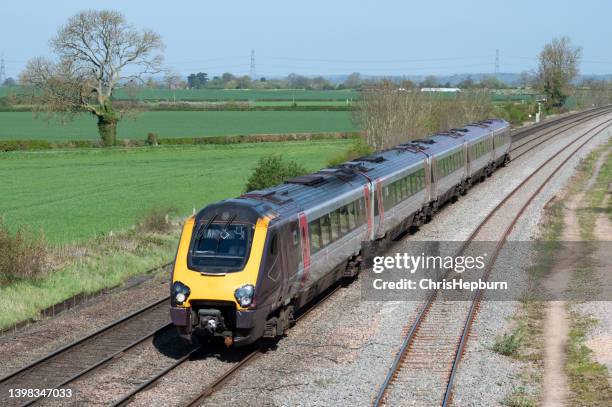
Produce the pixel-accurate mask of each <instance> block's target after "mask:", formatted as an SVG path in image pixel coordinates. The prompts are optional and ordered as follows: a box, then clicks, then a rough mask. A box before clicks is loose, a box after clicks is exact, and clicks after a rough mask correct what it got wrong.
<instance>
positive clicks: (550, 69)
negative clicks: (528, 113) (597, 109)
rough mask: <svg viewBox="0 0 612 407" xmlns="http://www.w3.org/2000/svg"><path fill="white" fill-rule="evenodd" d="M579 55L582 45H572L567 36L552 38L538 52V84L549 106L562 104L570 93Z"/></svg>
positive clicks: (577, 69) (580, 54) (576, 71)
mask: <svg viewBox="0 0 612 407" xmlns="http://www.w3.org/2000/svg"><path fill="white" fill-rule="evenodd" d="M581 57H582V47H579V46H573V45H572V43H571V40H570V39H569V38H568V37H561V38H554V39H553V40H552V41H551V42H549V43H548V44H546V45H545V46H544V49H542V52H540V55H539V58H538V59H539V67H538V85H539V87H540V89H541V90H542V92H544V94H545V95H546V98H547V104H548V105H549V106H553V107H559V106H562V105H563V104H564V103H565V100H566V99H567V97H568V96H569V95H570V94H571V88H572V85H571V84H572V80H574V79H575V78H576V76H577V75H578V72H579V68H578V66H579V64H580V59H581Z"/></svg>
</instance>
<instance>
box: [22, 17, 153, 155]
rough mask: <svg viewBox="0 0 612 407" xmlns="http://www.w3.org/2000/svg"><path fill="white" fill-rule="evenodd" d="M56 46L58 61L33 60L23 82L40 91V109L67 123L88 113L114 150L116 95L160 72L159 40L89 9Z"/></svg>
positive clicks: (37, 99) (64, 29)
mask: <svg viewBox="0 0 612 407" xmlns="http://www.w3.org/2000/svg"><path fill="white" fill-rule="evenodd" d="M51 46H52V49H53V51H54V53H55V54H56V56H57V57H58V59H57V61H52V60H49V59H46V58H34V59H32V60H30V61H29V62H28V63H27V66H26V68H25V70H24V71H23V72H22V74H21V82H22V83H23V84H25V85H28V86H31V87H32V88H34V90H35V93H34V96H35V99H34V100H35V102H36V103H37V105H38V109H39V110H41V111H45V112H47V113H49V114H53V115H54V114H57V113H59V114H62V117H63V118H65V119H71V118H73V117H74V115H76V114H79V113H81V112H83V111H86V112H89V113H91V114H92V115H93V116H94V117H96V119H97V121H98V132H99V134H100V137H101V139H102V142H103V144H104V145H107V146H110V145H114V144H115V143H116V141H117V123H118V121H119V119H120V117H121V114H122V113H123V112H118V111H116V110H115V108H114V107H113V103H112V95H113V91H114V90H115V89H116V87H117V86H119V84H121V83H122V82H130V81H139V80H142V78H143V75H146V74H156V73H159V72H160V71H161V63H162V55H161V53H160V52H161V50H163V44H162V41H161V38H160V36H159V35H158V34H157V33H155V32H153V31H150V30H142V31H139V30H137V29H135V28H134V27H133V26H132V25H130V24H129V23H128V22H127V21H126V19H125V17H124V16H123V15H122V14H121V13H119V12H117V11H111V10H101V11H95V10H89V11H82V12H79V13H77V14H76V15H74V16H73V17H71V18H70V19H69V20H68V22H67V24H66V25H65V26H63V27H61V28H60V29H59V31H58V33H57V35H56V36H55V37H54V38H53V39H52V40H51ZM126 106H130V105H129V104H127V105H126ZM126 108H127V107H126Z"/></svg>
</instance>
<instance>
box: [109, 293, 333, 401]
mask: <svg viewBox="0 0 612 407" xmlns="http://www.w3.org/2000/svg"><path fill="white" fill-rule="evenodd" d="M339 288H340V285H336V286H335V287H334V288H333V289H331V290H330V291H329V292H328V293H326V294H325V295H323V296H322V297H321V298H320V299H318V300H315V302H314V303H313V304H312V305H310V306H309V307H308V308H307V309H306V310H305V311H304V312H303V313H301V314H299V315H298V316H297V317H296V319H295V323H298V322H299V321H301V320H303V319H304V318H305V317H306V316H307V315H308V314H309V313H310V312H311V311H313V310H314V309H316V308H317V307H318V306H320V305H322V304H323V303H325V301H327V300H328V299H329V298H330V297H331V296H332V295H333V294H334V293H335V292H336V291H337V290H338V289H339ZM200 351H201V349H200V348H198V349H195V350H193V351H192V352H190V353H189V354H188V355H185V356H184V357H183V358H181V359H178V360H176V362H175V363H173V364H172V365H170V366H168V367H167V368H166V369H164V370H163V371H161V372H159V373H158V374H156V375H154V376H152V377H151V378H150V379H149V380H148V381H146V382H145V383H142V384H141V385H140V386H138V387H137V388H135V389H134V390H132V391H131V392H130V393H128V394H126V395H125V396H123V397H122V398H120V399H119V400H117V401H115V402H114V403H113V407H118V406H124V405H127V404H129V402H130V401H131V400H132V399H133V398H134V397H136V396H137V395H138V394H139V393H142V392H143V391H145V390H147V389H148V388H150V387H151V386H153V385H154V384H155V383H157V382H158V381H159V380H160V379H162V378H163V377H164V376H166V375H167V374H168V373H170V372H171V371H173V370H174V369H176V368H178V367H180V366H181V365H183V364H184V363H186V362H188V361H189V359H190V358H191V357H192V356H194V355H196V354H197V353H198V352H200ZM259 356H261V350H260V349H259V348H253V349H252V350H250V351H247V352H246V353H245V354H244V355H243V356H242V357H241V358H240V360H239V361H238V362H236V363H235V364H233V365H232V366H231V367H230V368H228V369H227V370H225V371H224V372H223V373H222V374H221V375H219V376H218V377H217V378H215V379H214V380H213V381H212V382H211V383H210V384H208V385H207V386H206V387H205V388H204V389H203V390H202V391H201V392H200V393H199V394H198V395H197V396H196V397H194V398H193V399H192V400H190V401H189V402H188V403H187V404H186V406H189V407H192V406H199V405H200V403H202V402H203V401H204V400H205V399H206V398H207V397H209V396H210V395H211V394H213V393H214V392H215V391H217V390H218V389H219V388H221V387H222V386H223V384H224V383H226V382H227V381H228V380H229V379H230V378H231V377H233V376H234V375H235V374H236V373H238V372H239V371H240V370H242V369H243V368H244V367H245V366H247V365H249V364H250V363H252V362H253V361H254V360H256V359H257V358H258V357H259Z"/></svg>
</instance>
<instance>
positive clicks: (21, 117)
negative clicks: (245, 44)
mask: <svg viewBox="0 0 612 407" xmlns="http://www.w3.org/2000/svg"><path fill="white" fill-rule="evenodd" d="M354 130H355V126H354V124H353V123H352V121H351V112H349V111H339V112H327V111H312V112H310V111H295V112H294V111H200V112H181V111H177V112H163V111H160V112H157V111H155V112H142V113H140V114H138V116H136V118H134V119H132V118H125V119H123V120H122V121H121V122H119V138H131V139H145V138H146V136H147V133H149V132H154V133H155V134H157V136H158V137H162V138H174V137H203V136H225V135H241V134H263V133H274V134H280V133H309V132H313V133H318V132H335V131H354ZM97 138H98V133H97V127H96V121H95V119H94V117H92V116H90V115H81V116H78V117H77V118H76V119H75V120H74V121H72V122H69V123H67V124H65V125H61V124H59V123H57V122H45V121H43V120H40V119H37V120H35V119H34V116H33V114H32V113H29V112H0V139H3V140H14V139H22V140H24V139H29V140H32V139H46V140H50V141H66V140H88V139H97Z"/></svg>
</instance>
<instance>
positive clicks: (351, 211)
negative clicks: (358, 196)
mask: <svg viewBox="0 0 612 407" xmlns="http://www.w3.org/2000/svg"><path fill="white" fill-rule="evenodd" d="M346 209H347V213H348V225H349V230H353V229H355V227H356V226H357V223H356V219H355V202H351V203H350V204H348V205H347V206H346Z"/></svg>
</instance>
